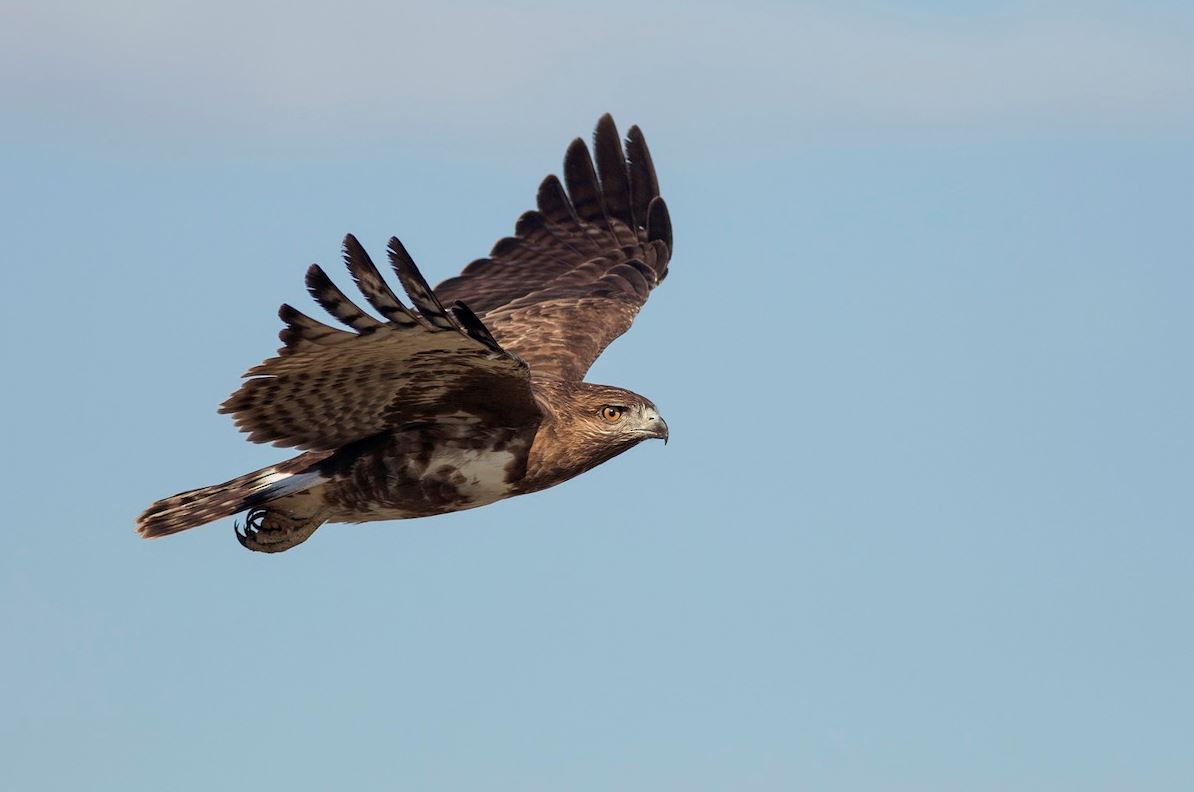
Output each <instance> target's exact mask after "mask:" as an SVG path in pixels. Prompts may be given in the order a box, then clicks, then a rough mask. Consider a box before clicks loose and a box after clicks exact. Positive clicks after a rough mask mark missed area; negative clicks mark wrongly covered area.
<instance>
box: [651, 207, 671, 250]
mask: <svg viewBox="0 0 1194 792" xmlns="http://www.w3.org/2000/svg"><path fill="white" fill-rule="evenodd" d="M647 239H648V240H651V241H654V240H659V241H661V242H663V243H664V244H665V245H667V249H668V254H669V255H670V254H671V250H672V220H671V217H669V216H668V213H667V204H665V203H664V202H663V199H662V198H659V197H658V196H657V197H655V198H653V199H652V200H651V206H650V207H649V208H648V209H647Z"/></svg>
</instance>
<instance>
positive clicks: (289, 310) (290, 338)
mask: <svg viewBox="0 0 1194 792" xmlns="http://www.w3.org/2000/svg"><path fill="white" fill-rule="evenodd" d="M278 318H279V319H281V320H282V322H283V323H285V325H286V326H285V327H283V328H282V329H281V330H279V331H278V338H280V339H281V340H282V343H283V345H284V346H283V347H282V349H280V350H278V352H279V354H282V355H289V354H293V353H295V352H300V351H302V350H303V349H304V348H306V347H308V346H309V345H314V346H317V347H319V346H329V345H334V344H340V343H343V342H345V341H351V340H352V339H354V338H356V335H355V334H353V333H349V332H348V331H346V330H341V329H340V328H338V327H332V326H330V325H326V324H324V323H323V322H320V321H317V320H315V319H312V318H311V317H309V316H307V315H306V314H305V313H303V312H302V311H300V310H298V309H297V308H295V307H293V306H292V305H289V304H287V303H282V307H281V308H279V309H278Z"/></svg>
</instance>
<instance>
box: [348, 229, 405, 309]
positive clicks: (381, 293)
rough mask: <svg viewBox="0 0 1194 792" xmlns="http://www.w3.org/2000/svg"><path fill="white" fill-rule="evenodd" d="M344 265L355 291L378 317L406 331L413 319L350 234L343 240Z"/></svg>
mask: <svg viewBox="0 0 1194 792" xmlns="http://www.w3.org/2000/svg"><path fill="white" fill-rule="evenodd" d="M344 264H345V266H346V267H348V272H349V274H351V275H352V279H353V281H354V282H355V283H356V285H357V289H359V290H360V292H361V294H363V295H364V296H365V299H366V300H368V301H369V304H370V305H372V306H373V307H374V308H375V309H376V310H377V312H378V313H380V314H381V315H382V316H384V317H385V318H386V319H387V320H389V321H390V322H391V323H392V324H395V325H398V326H400V327H408V326H410V325H411V324H413V323H414V321H415V318H414V317H413V316H411V314H410V311H409V310H407V308H406V306H405V305H403V304H402V301H401V300H399V299H398V295H396V294H394V290H393V289H391V288H390V286H389V284H388V283H386V281H385V279H384V278H383V277H382V276H381V273H380V272H379V271H378V269H377V265H376V264H374V263H373V259H371V258H370V257H369V254H368V253H367V252H366V251H365V248H364V246H363V245H361V243H360V241H358V240H357V238H356V237H355V236H353V235H352V234H347V235H345V237H344Z"/></svg>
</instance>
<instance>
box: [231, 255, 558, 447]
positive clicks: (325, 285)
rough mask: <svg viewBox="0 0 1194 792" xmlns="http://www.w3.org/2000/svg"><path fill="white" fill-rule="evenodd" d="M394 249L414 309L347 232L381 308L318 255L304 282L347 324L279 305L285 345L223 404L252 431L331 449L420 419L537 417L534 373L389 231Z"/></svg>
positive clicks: (518, 421)
mask: <svg viewBox="0 0 1194 792" xmlns="http://www.w3.org/2000/svg"><path fill="white" fill-rule="evenodd" d="M389 254H390V260H391V263H392V265H393V268H394V271H395V272H396V273H397V275H398V278H399V280H400V281H401V283H402V286H403V288H404V289H405V290H406V292H407V294H408V295H409V297H410V300H411V302H412V303H413V304H414V306H415V310H412V309H410V308H407V307H406V306H405V305H403V304H402V302H401V301H400V300H399V299H398V297H397V296H396V295H395V294H394V292H393V291H392V290H391V289H390V287H389V286H388V285H387V284H386V282H385V280H384V279H383V278H382V277H381V274H380V273H379V272H378V270H377V267H376V266H375V265H374V264H373V262H372V261H371V260H370V259H369V256H368V254H366V253H365V250H364V249H363V248H362V247H361V245H360V243H359V242H357V240H356V238H355V237H353V236H352V235H349V236H348V237H347V238H346V239H345V241H344V259H345V263H346V264H347V265H348V269H349V272H351V273H352V276H353V279H354V280H355V281H356V284H357V286H358V288H359V289H360V290H361V293H362V294H363V295H364V296H365V298H366V300H368V301H369V303H370V305H372V306H373V308H374V309H375V310H376V311H377V312H378V313H379V314H381V316H382V317H384V321H381V320H378V319H376V318H374V317H373V316H370V315H369V314H367V313H365V312H364V311H363V310H362V309H361V308H360V307H359V306H357V305H356V304H355V303H353V302H352V301H351V300H350V299H349V298H348V297H347V296H345V294H344V293H343V292H341V291H340V289H338V288H337V287H336V286H335V284H333V283H332V282H331V280H330V279H329V278H328V277H327V275H326V274H325V273H324V271H323V270H322V269H321V268H320V267H319V266H318V265H312V266H311V268H310V269H309V270H308V271H307V288H308V290H309V291H310V292H311V295H312V296H313V297H314V298H315V300H316V301H317V302H318V303H319V304H320V305H321V306H322V307H323V308H324V309H325V310H326V311H327V312H328V313H329V314H331V315H332V316H333V317H334V318H335V319H337V320H338V321H340V322H341V323H342V324H344V325H346V326H348V327H349V328H351V331H347V330H340V329H338V328H335V327H331V326H329V325H326V324H323V323H322V322H318V321H316V320H314V319H312V318H310V317H309V316H306V315H305V314H303V313H300V312H299V311H297V310H295V309H294V308H292V307H290V306H289V305H283V306H282V308H281V310H280V311H279V312H278V315H279V316H280V317H281V318H282V321H283V322H285V323H286V327H285V328H283V329H282V331H281V332H280V334H279V335H280V337H281V339H282V341H283V343H284V346H283V347H282V348H281V349H280V350H278V356H277V357H273V358H270V359H269V360H266V361H265V362H264V363H262V364H260V365H258V366H255V367H254V368H252V369H250V370H249V371H248V372H246V374H245V377H246V378H248V379H247V381H246V382H245V383H244V384H243V385H241V387H240V389H239V390H237V391H236V393H234V394H232V396H230V397H229V398H228V400H227V401H226V402H224V404H223V405H221V407H220V412H222V413H231V414H232V416H233V418H234V419H235V421H236V424H237V426H238V427H240V429H241V430H243V431H246V432H248V433H249V439H250V440H253V441H255V442H273V444H274V445H278V446H293V447H297V448H302V449H322V450H331V449H335V448H339V447H340V446H343V445H345V444H347V443H350V442H352V441H354V440H359V439H362V438H365V437H369V436H371V435H374V434H377V433H378V432H381V431H385V430H387V429H396V428H401V427H403V426H406V425H411V424H418V423H421V422H426V421H432V422H440V423H442V422H453V423H463V424H486V425H492V426H523V425H527V424H530V423H533V422H535V421H537V420H538V419H539V417H540V411H539V407H538V405H537V404H536V403H535V399H534V396H533V395H532V392H531V385H530V373H529V371H528V370H527V366H526V364H525V363H523V362H522V361H521V360H519V358H518V357H516V356H514V355H511V354H509V353H508V352H506V351H505V350H504V349H502V347H501V346H500V345H499V344H498V342H497V341H496V340H495V339H494V337H493V336H492V335H490V333H489V331H488V330H487V329H486V328H485V325H484V324H482V323H481V321H480V320H479V319H477V317H476V316H475V315H474V314H473V313H472V311H470V310H469V309H468V308H467V307H465V306H463V305H455V306H452V308H451V309H445V308H444V306H443V305H442V304H441V303H440V301H439V300H438V299H437V298H436V296H435V294H434V293H433V292H432V290H431V288H430V287H429V286H428V285H427V282H426V281H425V280H424V279H423V276H422V275H421V274H420V273H419V270H418V268H417V267H416V266H415V263H414V262H413V261H412V260H411V258H410V255H409V254H408V253H407V252H406V250H405V248H403V246H402V243H401V242H399V241H398V240H397V239H391V240H390V247H389Z"/></svg>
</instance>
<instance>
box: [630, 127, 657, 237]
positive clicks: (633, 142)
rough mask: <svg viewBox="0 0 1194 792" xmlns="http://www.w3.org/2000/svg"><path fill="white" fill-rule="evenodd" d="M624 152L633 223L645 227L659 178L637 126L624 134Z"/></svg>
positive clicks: (655, 195)
mask: <svg viewBox="0 0 1194 792" xmlns="http://www.w3.org/2000/svg"><path fill="white" fill-rule="evenodd" d="M626 154H627V162H628V164H629V171H630V204H631V207H632V208H633V210H634V219H635V225H636V226H641V227H646V225H647V212H648V210H649V209H650V206H651V201H652V199H654V198H658V197H659V180H658V179H657V178H656V176H655V165H654V163H653V162H651V150H650V149H648V148H647V139H646V138H645V137H643V131H642V130H641V129H639V128H638V127H637V126H632V127H630V131H629V132H628V133H627V134H626Z"/></svg>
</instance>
